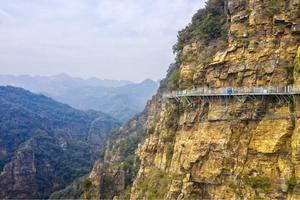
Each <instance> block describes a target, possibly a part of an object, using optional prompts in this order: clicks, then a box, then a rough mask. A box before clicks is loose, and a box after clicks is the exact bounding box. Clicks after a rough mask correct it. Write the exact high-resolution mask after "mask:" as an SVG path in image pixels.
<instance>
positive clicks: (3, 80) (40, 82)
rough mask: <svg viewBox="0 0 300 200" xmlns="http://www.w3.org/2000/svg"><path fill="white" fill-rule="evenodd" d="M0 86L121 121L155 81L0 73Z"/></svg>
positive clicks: (142, 101)
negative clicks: (19, 88) (94, 111)
mask: <svg viewBox="0 0 300 200" xmlns="http://www.w3.org/2000/svg"><path fill="white" fill-rule="evenodd" d="M0 85H3V86H6V85H11V86H16V87H22V88H25V89H28V90H30V91H32V92H34V93H41V94H44V95H47V96H49V97H51V98H53V99H55V100H57V101H60V102H63V103H66V104H69V105H71V106H72V107H74V108H77V109H81V110H89V109H93V110H98V111H102V112H105V113H107V114H109V115H111V116H112V117H114V118H116V119H118V120H120V121H122V122H125V121H127V120H128V119H130V118H131V117H132V116H134V115H135V114H137V113H139V112H141V111H142V110H143V108H144V107H145V105H146V102H147V100H148V99H150V98H151V96H152V95H153V94H154V93H155V92H156V90H157V88H158V83H157V82H155V81H152V80H149V79H148V80H145V81H143V82H141V83H133V82H130V81H124V80H121V81H118V80H100V79H97V78H90V79H81V78H75V77H71V76H68V75H66V74H60V75H56V76H29V75H23V76H12V75H0Z"/></svg>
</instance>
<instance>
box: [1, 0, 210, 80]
mask: <svg viewBox="0 0 300 200" xmlns="http://www.w3.org/2000/svg"><path fill="white" fill-rule="evenodd" d="M203 6H204V0H1V1H0V73H1V74H14V75H21V74H30V75H55V74H60V73H66V74H69V75H72V76H76V77H82V78H88V77H97V78H101V79H115V80H131V81H142V80H144V79H146V78H150V79H153V80H159V79H161V78H163V77H164V76H165V74H166V70H167V68H168V66H169V64H170V63H172V62H173V61H174V55H173V52H172V46H173V45H174V44H175V43H176V39H177V32H178V31H179V30H181V29H182V28H184V27H185V26H186V25H187V24H188V23H189V22H190V21H191V17H192V16H193V14H194V13H195V12H196V11H197V10H198V9H199V8H201V7H203Z"/></svg>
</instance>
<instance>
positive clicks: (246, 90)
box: [163, 85, 300, 98]
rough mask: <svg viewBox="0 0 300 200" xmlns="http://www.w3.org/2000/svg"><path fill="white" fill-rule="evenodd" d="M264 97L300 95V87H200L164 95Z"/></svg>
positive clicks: (172, 96)
mask: <svg viewBox="0 0 300 200" xmlns="http://www.w3.org/2000/svg"><path fill="white" fill-rule="evenodd" d="M262 95H300V86H295V85H288V86H270V87H225V88H209V87H198V88H195V89H188V90H176V91H173V92H167V93H164V94H163V98H177V97H185V96H186V97H197V96H262Z"/></svg>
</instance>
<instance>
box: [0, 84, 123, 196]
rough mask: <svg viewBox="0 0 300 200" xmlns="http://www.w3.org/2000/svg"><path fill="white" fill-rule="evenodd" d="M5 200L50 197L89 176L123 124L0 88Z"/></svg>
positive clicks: (1, 168)
mask: <svg viewBox="0 0 300 200" xmlns="http://www.w3.org/2000/svg"><path fill="white" fill-rule="evenodd" d="M0 113H1V115H0V122H1V123H0V172H1V174H0V188H1V190H0V198H1V199H2V198H47V197H48V195H49V194H50V193H51V192H53V191H55V190H58V189H60V188H63V187H64V186H65V185H67V184H68V183H70V182H72V181H73V180H74V179H76V178H78V177H80V176H82V175H84V174H86V173H87V172H88V171H89V170H90V169H91V167H92V164H93V161H94V160H95V159H96V158H97V157H98V156H99V155H100V153H101V152H102V150H103V145H104V144H105V143H106V138H107V136H108V134H109V133H110V131H111V130H112V129H113V128H117V127H118V126H119V122H118V121H117V120H115V119H113V118H112V117H110V116H108V115H106V114H103V113H101V112H95V111H89V112H83V111H79V110H76V109H73V108H71V107H70V106H67V105H65V104H61V103H58V102H56V101H54V100H52V99H50V98H48V97H45V96H43V95H35V94H32V93H30V92H29V91H26V90H24V89H21V88H14V87H0Z"/></svg>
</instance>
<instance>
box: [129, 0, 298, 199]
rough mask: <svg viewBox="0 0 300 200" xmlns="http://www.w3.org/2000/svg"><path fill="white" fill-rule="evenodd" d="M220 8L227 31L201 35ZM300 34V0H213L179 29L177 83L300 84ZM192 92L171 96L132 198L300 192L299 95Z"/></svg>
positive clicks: (146, 148) (143, 156)
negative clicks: (221, 95) (217, 95)
mask: <svg viewBox="0 0 300 200" xmlns="http://www.w3.org/2000/svg"><path fill="white" fill-rule="evenodd" d="M215 5H217V6H222V8H223V11H222V10H220V9H219V10H216V9H211V8H213V6H215ZM218 12H219V13H218ZM220 12H224V17H226V16H227V22H226V21H225V22H221V23H220V24H217V25H222V26H224V28H222V29H220V30H214V32H216V31H217V32H218V31H219V32H218V33H219V34H217V35H209V33H210V32H207V33H208V34H204V35H201V34H198V35H197V34H195V33H203V30H204V31H206V30H207V29H205V28H204V29H203V27H201V26H203V24H204V27H214V26H211V22H215V21H210V19H211V18H213V17H214V14H215V13H217V16H222V15H221V14H220ZM197 20H198V21H197ZM218 22H220V21H218ZM197 23H198V24H197ZM199 30H200V32H199ZM197 31H198V32H197ZM224 31H227V36H228V37H227V38H226V37H225V38H224V34H223V32H224ZM204 33H205V32H204ZM199 35H200V36H199ZM188 36H190V37H188ZM195 37H198V38H196V39H193V38H195ZM180 39H181V40H180ZM299 41H300V1H299V0H278V1H273V0H228V1H221V0H220V1H217V0H211V1H209V3H208V6H207V8H206V9H203V10H202V11H200V12H199V13H198V14H197V15H195V17H194V18H193V23H192V25H190V26H189V27H187V28H186V29H185V30H184V31H183V32H181V33H180V35H179V43H178V44H177V46H176V48H177V52H178V57H177V59H178V62H177V64H176V66H175V67H174V68H172V72H171V75H170V77H169V89H171V90H174V89H185V88H193V87H197V86H209V87H216V88H220V87H227V86H272V85H273V86H278V85H280V86H282V85H287V84H295V85H296V84H299V81H300V79H299V71H300V70H299V63H300V62H299V49H300V47H299V43H300V42H299ZM297 52H298V53H297ZM191 100H192V102H193V106H188V105H187V102H186V101H185V99H181V100H180V101H175V100H169V101H164V102H163V103H162V104H161V112H160V114H159V116H160V118H159V120H158V122H157V123H155V128H154V133H153V134H151V135H150V136H149V137H147V139H146V140H145V142H143V144H141V145H140V146H139V148H138V149H137V151H136V153H137V155H138V156H139V158H140V160H141V164H140V168H139V171H138V174H137V177H136V178H135V181H134V184H133V187H132V189H131V199H140V198H147V199H148V198H150V199H151V198H164V199H191V198H196V199H199V198H200V199H201V198H202V199H229V198H267V199H276V198H280V199H281V198H283V199H285V198H294V199H298V198H300V196H299V195H300V185H298V182H299V181H300V165H299V164H300V156H299V155H300V154H299V148H300V142H299V141H300V129H299V123H300V120H299V118H298V112H297V111H298V110H299V109H300V108H299V103H300V101H299V99H298V97H296V98H289V99H285V100H283V99H278V98H276V97H273V96H270V97H265V98H255V99H253V98H246V97H245V98H238V99H237V98H230V99H227V100H226V102H225V101H224V100H222V99H210V100H204V99H199V98H192V99H191ZM149 120H150V121H151V119H149Z"/></svg>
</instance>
